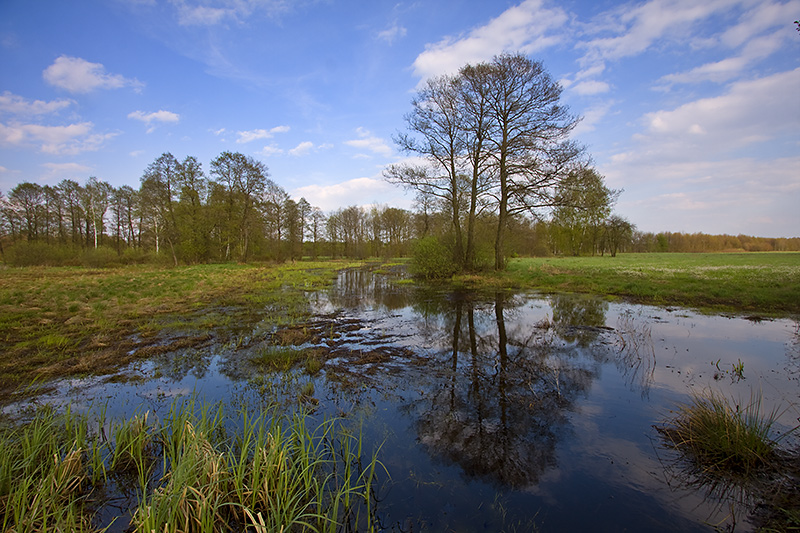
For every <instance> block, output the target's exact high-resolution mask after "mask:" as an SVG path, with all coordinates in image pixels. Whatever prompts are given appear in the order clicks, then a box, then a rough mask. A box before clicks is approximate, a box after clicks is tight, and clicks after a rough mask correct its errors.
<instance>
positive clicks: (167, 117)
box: [128, 109, 181, 133]
mask: <svg viewBox="0 0 800 533" xmlns="http://www.w3.org/2000/svg"><path fill="white" fill-rule="evenodd" d="M128 118H130V119H132V120H138V121H139V122H144V123H145V124H147V125H148V126H149V127H148V128H147V133H152V132H153V131H155V129H156V126H155V124H154V123H157V122H160V123H162V124H166V123H175V122H178V121H180V119H181V116H180V115H179V114H177V113H173V112H172V111H164V110H163V109H161V110H159V111H154V112H153V113H145V112H144V111H133V112H131V113H128Z"/></svg>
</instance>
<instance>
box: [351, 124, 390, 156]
mask: <svg viewBox="0 0 800 533" xmlns="http://www.w3.org/2000/svg"><path fill="white" fill-rule="evenodd" d="M356 134H357V135H358V139H351V140H349V141H344V144H346V145H348V146H352V147H353V148H358V149H359V150H366V151H367V152H371V153H373V154H376V155H380V156H384V157H390V156H391V155H392V154H393V153H394V150H392V147H391V146H389V144H388V143H387V142H386V141H385V140H384V139H381V138H380V137H375V136H374V135H373V134H372V133H371V132H370V131H368V130H366V129H364V128H361V127H359V128H357V129H356ZM359 155H361V156H366V155H367V154H363V153H362V154H359Z"/></svg>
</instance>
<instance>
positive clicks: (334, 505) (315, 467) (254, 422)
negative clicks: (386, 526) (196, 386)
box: [0, 400, 379, 533]
mask: <svg viewBox="0 0 800 533" xmlns="http://www.w3.org/2000/svg"><path fill="white" fill-rule="evenodd" d="M149 415H150V413H145V414H144V415H141V416H136V417H134V418H132V419H130V420H123V421H107V420H105V418H104V416H103V414H102V413H100V416H99V418H94V419H90V417H89V416H88V415H75V414H73V413H71V412H69V411H67V412H66V413H65V414H56V413H55V412H54V411H52V410H50V409H45V410H42V411H39V412H38V413H37V414H36V416H35V418H34V419H33V420H32V421H30V422H28V423H26V424H23V425H18V426H12V427H10V428H6V429H5V430H3V431H0V523H2V530H3V531H14V532H16V533H22V532H34V531H77V532H94V531H100V530H102V529H103V528H105V527H107V526H108V525H109V524H101V523H98V516H99V515H97V514H96V513H95V512H96V511H97V510H99V509H101V508H103V506H104V505H107V504H108V503H110V502H114V503H113V504H112V505H113V506H114V507H115V508H118V509H119V510H118V512H117V514H118V515H119V516H122V515H124V514H126V510H125V509H124V508H120V507H119V501H122V500H124V501H128V502H131V503H132V507H131V508H130V509H128V512H130V516H132V518H131V519H130V526H129V527H128V528H126V529H125V530H126V531H132V532H137V533H138V532H142V533H150V532H152V531H158V532H163V533H170V532H176V533H177V532H179V531H180V532H198V533H215V532H223V531H245V530H247V531H255V532H256V533H266V532H267V531H339V530H343V529H346V528H357V529H358V530H365V529H369V530H371V529H372V527H373V520H372V516H371V515H372V512H373V510H374V508H373V507H372V506H371V504H372V501H371V484H372V482H373V480H374V476H375V469H376V466H377V465H378V464H379V463H378V462H377V460H376V458H375V456H373V457H372V459H370V458H362V457H361V440H360V437H358V436H355V435H351V434H349V433H347V432H346V431H344V430H343V429H342V428H341V427H340V426H339V425H338V424H337V423H336V421H326V422H324V423H322V424H321V425H319V426H317V427H313V425H312V426H309V421H308V420H307V418H306V416H305V415H303V414H295V415H293V416H291V417H288V418H280V417H273V418H269V417H268V415H265V414H263V413H261V414H259V415H258V416H252V415H251V414H249V413H248V412H247V411H246V410H243V411H241V412H240V413H238V416H237V417H236V419H235V420H233V423H234V424H235V425H236V426H237V427H238V429H237V430H236V431H233V432H231V431H230V430H228V429H226V428H227V427H229V422H231V419H230V418H229V417H228V416H227V415H226V413H225V412H224V410H223V407H222V406H221V405H216V406H213V405H198V404H195V402H194V400H189V401H188V402H184V403H175V404H173V406H172V409H171V410H170V412H169V414H168V415H167V416H166V417H165V419H164V420H163V421H162V422H161V423H157V422H155V421H153V420H152V418H153V417H151V416H149ZM106 435H108V437H106ZM106 514H107V513H106ZM106 520H108V518H106ZM124 526H125V524H123V527H124ZM348 530H349V529H348Z"/></svg>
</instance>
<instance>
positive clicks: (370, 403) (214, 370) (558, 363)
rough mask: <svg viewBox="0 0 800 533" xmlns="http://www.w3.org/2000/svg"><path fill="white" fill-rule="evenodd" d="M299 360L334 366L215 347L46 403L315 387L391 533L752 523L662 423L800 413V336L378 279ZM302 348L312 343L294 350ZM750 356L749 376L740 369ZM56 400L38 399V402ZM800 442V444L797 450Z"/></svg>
mask: <svg viewBox="0 0 800 533" xmlns="http://www.w3.org/2000/svg"><path fill="white" fill-rule="evenodd" d="M308 296H309V302H310V306H311V310H312V311H313V313H314V317H315V318H313V319H312V320H311V321H309V323H308V324H304V325H302V328H303V330H304V331H305V332H306V333H307V335H306V337H304V338H303V339H302V342H301V346H298V349H299V348H302V349H306V350H308V349H313V350H317V352H318V353H323V352H324V353H325V354H327V355H326V359H325V361H324V364H323V366H322V369H321V370H320V371H319V372H318V373H316V374H313V375H309V374H308V373H307V372H306V371H305V370H304V369H296V370H295V371H293V372H291V373H289V374H275V373H273V372H269V371H266V370H265V369H263V368H259V367H255V366H253V365H252V363H251V362H250V361H251V359H252V351H253V350H256V349H258V348H259V347H262V346H263V345H264V343H267V342H270V339H272V338H273V337H270V335H273V334H274V332H273V331H271V330H270V328H269V327H267V326H266V325H265V324H267V323H269V322H270V319H269V317H268V316H265V317H264V323H263V324H262V323H259V322H258V321H255V322H254V323H252V324H246V325H241V324H240V325H239V327H240V328H242V330H243V331H244V334H243V337H242V339H244V340H243V342H241V343H238V344H237V343H234V344H230V343H229V344H225V345H223V344H221V343H215V342H213V340H212V341H211V342H209V343H208V344H207V345H205V346H202V347H195V348H192V349H189V350H184V351H180V352H176V353H169V354H163V355H160V356H158V357H156V358H153V359H151V360H149V361H148V362H146V363H142V364H139V365H138V366H134V367H132V368H130V369H128V373H129V374H134V375H137V376H138V379H137V380H135V381H132V382H128V383H115V384H110V383H105V382H98V381H97V380H85V381H81V380H75V381H71V382H68V383H65V384H64V385H63V387H62V388H61V390H60V391H59V392H58V393H56V394H55V395H54V396H53V397H52V398H50V399H52V400H58V399H59V398H60V399H61V400H62V401H69V402H71V403H73V404H74V405H75V404H79V403H80V402H82V401H83V402H85V403H86V404H87V405H88V404H89V403H95V404H96V403H97V402H100V403H103V402H105V403H107V405H108V409H109V414H110V415H119V416H122V415H125V414H128V413H130V412H132V411H134V410H137V409H138V410H142V409H152V410H155V411H157V412H158V410H159V409H163V408H164V406H166V405H168V403H169V401H171V398H172V397H174V396H179V395H185V394H189V393H191V392H192V391H195V392H196V393H197V394H199V395H200V396H202V397H204V398H206V399H209V400H222V401H224V402H227V403H230V404H235V405H239V404H250V405H253V404H258V403H259V402H261V403H264V404H267V403H272V402H275V401H278V402H284V403H285V405H287V406H290V407H291V406H293V407H292V408H300V407H301V406H300V405H299V404H298V402H297V390H299V388H300V387H301V386H303V384H305V383H307V382H309V381H310V382H312V383H313V384H314V387H315V396H316V401H317V402H318V403H315V404H314V408H315V409H316V416H318V417H320V418H322V417H329V416H344V417H345V418H346V420H352V421H353V423H354V424H355V425H356V427H358V428H360V430H361V431H362V432H363V434H364V438H365V443H366V444H367V446H368V447H378V446H381V453H380V458H381V461H382V463H383V464H384V465H385V466H386V469H387V471H388V473H389V475H390V479H382V480H381V481H382V483H381V487H382V488H381V490H380V491H379V493H378V494H376V497H377V500H378V509H379V514H380V522H381V525H382V526H383V527H384V528H385V529H386V530H395V531H421V530H429V531H500V530H507V531H511V530H517V531H529V530H532V529H533V528H537V529H538V530H540V531H584V530H591V531H622V530H628V531H676V530H681V531H709V530H713V528H712V527H711V526H709V524H721V526H722V527H723V528H730V526H731V525H732V524H734V523H735V524H736V529H737V530H747V529H748V528H749V527H751V526H749V524H748V523H747V521H746V516H747V511H748V510H747V509H746V508H736V507H734V508H733V513H732V511H731V502H730V501H729V500H728V499H726V496H725V495H719V494H713V493H712V494H711V495H709V494H708V492H706V491H704V490H703V489H702V487H697V486H689V485H691V483H681V482H677V481H676V479H675V477H674V476H672V477H671V475H670V468H665V464H674V461H675V460H676V457H675V456H674V454H671V452H669V451H667V450H665V449H663V448H661V447H660V446H659V443H658V435H657V432H656V431H655V430H654V429H653V427H652V426H653V424H656V423H658V422H659V421H660V420H662V419H663V418H664V416H666V415H667V414H668V412H669V410H670V409H671V408H673V407H674V406H675V404H676V402H682V401H687V400H688V399H689V397H690V394H691V393H692V392H695V391H698V392H699V391H706V390H713V391H715V392H720V393H722V394H724V395H727V396H733V397H736V398H744V399H745V400H746V399H747V398H749V397H750V394H751V393H752V392H754V391H761V392H762V394H763V396H764V398H763V403H764V408H765V410H769V409H771V408H772V407H773V406H780V407H781V408H782V411H781V413H782V414H781V419H780V420H779V423H780V424H779V426H780V428H781V429H783V430H785V429H788V428H789V427H792V426H794V425H797V419H798V417H799V416H800V406H798V404H799V403H800V372H798V362H797V361H798V355H797V354H798V348H797V346H798V344H800V343H798V340H797V339H798V325H797V323H796V322H794V321H790V320H777V321H764V322H761V323H752V322H748V321H746V320H744V319H739V318H726V317H719V316H703V315H698V314H695V313H692V312H689V311H686V310H666V309H659V308H654V307H644V306H635V305H630V304H625V303H610V302H608V301H605V300H603V299H599V298H593V297H587V296H580V295H555V296H548V297H540V296H536V295H530V294H511V293H506V292H498V293H496V294H488V295H487V294H476V293H472V292H445V291H435V290H426V291H424V290H419V289H412V288H408V287H407V286H403V285H399V284H397V283H396V278H392V277H390V276H382V275H374V274H373V273H371V272H369V271H366V270H350V271H346V272H343V273H342V274H341V276H340V277H339V279H338V281H337V283H336V284H335V286H334V287H333V288H332V289H331V290H328V291H320V292H316V293H311V294H309V295H308ZM298 342H300V341H298ZM737 362H743V363H744V369H745V370H744V374H745V377H744V379H736V377H735V373H734V372H733V365H734V364H735V363H737ZM44 400H45V399H43V401H44ZM786 442H787V444H788V445H790V446H796V441H792V440H791V439H789V440H787V441H786Z"/></svg>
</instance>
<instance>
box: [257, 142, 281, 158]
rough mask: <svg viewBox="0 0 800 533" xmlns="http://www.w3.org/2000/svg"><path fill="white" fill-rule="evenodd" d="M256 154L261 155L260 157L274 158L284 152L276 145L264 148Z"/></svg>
mask: <svg viewBox="0 0 800 533" xmlns="http://www.w3.org/2000/svg"><path fill="white" fill-rule="evenodd" d="M256 153H257V154H260V155H263V156H264V157H269V156H272V155H280V154H282V153H283V150H281V149H280V148H278V147H277V146H275V145H269V146H265V147H264V148H262V149H261V150H259V151H258V152H256Z"/></svg>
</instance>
